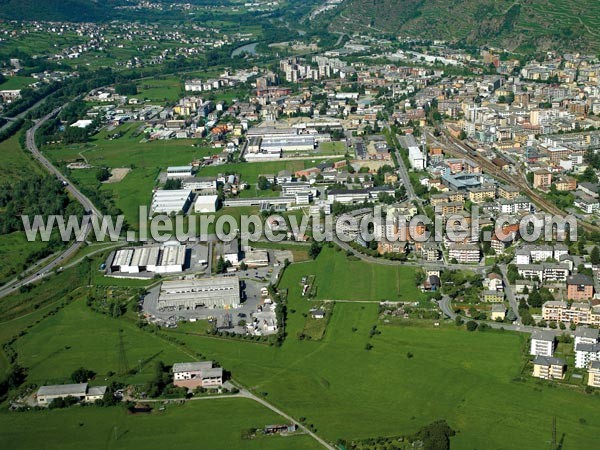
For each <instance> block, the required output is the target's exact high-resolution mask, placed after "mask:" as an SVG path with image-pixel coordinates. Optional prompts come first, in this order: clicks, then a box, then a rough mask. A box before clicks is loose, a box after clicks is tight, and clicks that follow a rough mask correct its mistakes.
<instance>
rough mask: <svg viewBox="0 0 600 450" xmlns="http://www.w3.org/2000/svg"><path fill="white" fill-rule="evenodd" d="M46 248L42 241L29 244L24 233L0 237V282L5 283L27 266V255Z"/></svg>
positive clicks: (17, 232) (18, 232)
mask: <svg viewBox="0 0 600 450" xmlns="http://www.w3.org/2000/svg"><path fill="white" fill-rule="evenodd" d="M47 246H48V244H47V243H45V242H42V241H35V242H29V241H27V238H26V237H25V233H22V232H20V231H15V232H14V233H10V234H3V235H0V261H2V265H1V266H0V282H2V281H6V280H8V279H10V278H12V277H14V276H16V275H18V274H19V273H21V272H22V270H23V269H24V268H25V266H27V264H26V261H27V258H28V257H29V255H31V254H32V253H34V252H37V251H40V250H43V249H44V248H46V247H47Z"/></svg>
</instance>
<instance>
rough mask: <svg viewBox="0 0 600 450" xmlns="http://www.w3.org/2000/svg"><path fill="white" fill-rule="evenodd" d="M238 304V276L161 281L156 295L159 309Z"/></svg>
mask: <svg viewBox="0 0 600 450" xmlns="http://www.w3.org/2000/svg"><path fill="white" fill-rule="evenodd" d="M239 306H240V280H239V278H238V277H218V278H199V279H196V280H174V281H163V283H162V284H161V286H160V293H159V296H158V309H159V310H163V309H171V310H180V311H181V310H194V309H197V308H220V309H229V308H237V307H239Z"/></svg>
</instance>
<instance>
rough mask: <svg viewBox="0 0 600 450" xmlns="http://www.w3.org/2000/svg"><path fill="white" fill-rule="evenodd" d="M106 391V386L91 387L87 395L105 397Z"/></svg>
mask: <svg viewBox="0 0 600 450" xmlns="http://www.w3.org/2000/svg"><path fill="white" fill-rule="evenodd" d="M106 389H107V388H106V386H90V387H89V388H88V390H87V395H94V396H96V395H104V394H105V393H106Z"/></svg>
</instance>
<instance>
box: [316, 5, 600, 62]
mask: <svg viewBox="0 0 600 450" xmlns="http://www.w3.org/2000/svg"><path fill="white" fill-rule="evenodd" d="M327 19H328V22H329V24H330V25H329V26H330V29H332V30H335V31H363V32H364V31H374V32H382V33H393V34H395V35H408V36H419V37H423V38H428V39H442V40H450V41H452V40H454V41H456V40H463V41H465V42H472V43H478V44H481V43H486V44H498V45H503V46H505V47H508V48H511V49H515V48H520V49H521V50H533V49H536V50H545V49H552V48H564V49H571V50H574V49H584V50H598V49H600V2H598V1H597V0H520V1H514V0H347V1H346V2H345V3H344V4H342V5H341V7H340V8H338V9H337V10H336V13H335V16H334V17H331V16H329V17H328V18H327Z"/></svg>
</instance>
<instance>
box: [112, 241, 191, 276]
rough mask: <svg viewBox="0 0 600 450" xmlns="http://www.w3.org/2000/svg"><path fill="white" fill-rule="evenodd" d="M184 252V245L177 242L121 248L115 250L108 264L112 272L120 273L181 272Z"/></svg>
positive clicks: (183, 264)
mask: <svg viewBox="0 0 600 450" xmlns="http://www.w3.org/2000/svg"><path fill="white" fill-rule="evenodd" d="M185 254H186V247H185V245H182V244H180V243H179V242H169V243H165V244H163V245H150V246H144V247H131V248H123V249H120V250H117V251H116V252H115V254H114V257H113V259H112V262H111V263H110V264H109V266H110V269H111V271H112V272H121V273H140V272H155V273H173V272H183V269H184V266H185Z"/></svg>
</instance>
